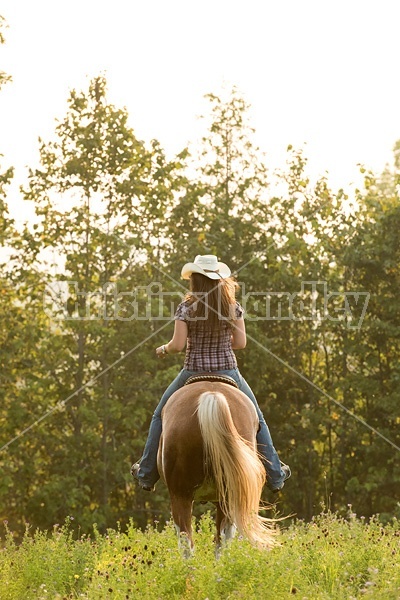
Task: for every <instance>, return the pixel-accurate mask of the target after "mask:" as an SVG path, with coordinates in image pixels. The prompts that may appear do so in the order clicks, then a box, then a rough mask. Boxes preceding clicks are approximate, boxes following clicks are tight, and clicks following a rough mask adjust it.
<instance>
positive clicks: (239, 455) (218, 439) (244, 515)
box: [158, 381, 276, 557]
mask: <svg viewBox="0 0 400 600" xmlns="http://www.w3.org/2000/svg"><path fill="white" fill-rule="evenodd" d="M162 420H163V433H162V438H161V441H160V446H159V451H158V470H159V473H160V475H161V477H162V478H163V479H164V481H165V483H166V484H167V487H168V491H169V495H170V498H171V509H172V518H173V520H174V523H175V527H176V530H177V533H178V539H179V546H180V548H181V549H182V551H183V554H184V556H186V557H188V556H190V554H191V553H192V551H193V537H192V524H191V521H192V505H193V502H194V501H200V502H205V501H210V502H214V503H215V504H216V507H217V518H216V526H217V535H216V538H215V541H216V544H217V549H219V548H220V546H221V541H228V540H229V539H230V538H231V537H233V535H234V533H235V529H236V528H237V529H238V531H239V533H240V534H241V535H242V536H244V537H246V538H247V539H248V540H249V541H250V542H251V543H253V544H255V545H258V546H261V547H264V548H265V547H267V548H269V547H272V545H273V543H274V536H275V533H276V531H275V528H274V521H273V520H271V519H266V518H264V517H261V516H260V515H259V510H260V498H261V492H262V489H263V486H264V484H265V468H264V466H263V465H262V463H261V461H260V459H259V457H258V454H257V450H256V434H257V430H258V426H259V423H258V417H257V413H256V410H255V408H254V406H253V404H252V403H251V401H250V400H249V398H248V397H247V396H246V395H245V394H243V393H242V392H241V391H240V390H238V389H236V388H234V387H232V386H231V385H229V384H227V383H219V382H218V383H216V382H210V381H201V382H197V383H190V385H187V386H185V387H183V388H181V389H179V390H178V391H176V392H175V393H174V394H173V395H172V396H171V398H170V399H169V400H168V402H167V404H166V405H165V407H164V410H163V415H162Z"/></svg>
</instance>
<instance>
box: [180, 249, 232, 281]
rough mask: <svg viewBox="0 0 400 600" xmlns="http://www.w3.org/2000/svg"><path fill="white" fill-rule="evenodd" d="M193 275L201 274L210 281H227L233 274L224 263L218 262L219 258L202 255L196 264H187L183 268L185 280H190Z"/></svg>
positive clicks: (198, 257) (211, 255) (195, 261)
mask: <svg viewBox="0 0 400 600" xmlns="http://www.w3.org/2000/svg"><path fill="white" fill-rule="evenodd" d="M192 273H200V274H201V275H205V276H206V277H209V279H225V278H226V277H229V276H230V274H231V270H230V268H229V267H228V265H226V264H225V263H223V262H218V258H217V257H216V256H214V255H213V254H205V255H203V256H201V255H200V254H199V255H197V256H196V258H195V259H194V262H192V263H186V265H184V266H183V267H182V272H181V276H182V278H183V279H189V278H190V276H191V274H192Z"/></svg>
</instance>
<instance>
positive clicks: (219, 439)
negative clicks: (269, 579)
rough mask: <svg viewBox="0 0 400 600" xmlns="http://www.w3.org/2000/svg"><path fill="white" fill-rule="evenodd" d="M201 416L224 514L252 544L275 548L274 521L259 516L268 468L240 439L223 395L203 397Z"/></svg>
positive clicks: (214, 393)
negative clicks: (266, 469) (273, 546)
mask: <svg viewBox="0 0 400 600" xmlns="http://www.w3.org/2000/svg"><path fill="white" fill-rule="evenodd" d="M197 414H198V420H199V424H200V430H201V434H202V437H203V443H204V454H205V461H206V465H207V468H208V469H209V471H210V472H211V474H212V476H213V478H214V480H215V484H216V488H217V492H218V496H219V502H220V504H221V508H222V510H223V512H224V513H225V515H226V516H227V517H228V518H229V520H230V521H231V522H232V523H234V524H235V525H236V527H237V528H238V530H239V533H240V534H241V535H243V536H245V537H246V538H247V539H248V540H249V541H250V542H252V543H253V544H257V545H261V546H263V547H271V546H272V545H273V543H274V536H275V528H274V525H273V523H274V521H273V520H272V519H266V518H265V517H261V516H260V515H259V510H260V508H261V507H260V498H261V492H262V488H263V486H264V483H265V468H264V466H263V464H262V462H261V460H260V459H259V458H258V455H257V452H256V451H255V450H254V449H253V448H251V447H250V446H249V445H248V444H247V443H246V441H245V440H244V439H243V438H242V437H241V436H240V435H239V433H238V431H237V429H236V427H235V425H234V423H233V420H232V416H231V412H230V409H229V404H228V401H227V400H226V398H225V396H224V395H223V394H221V393H220V392H204V393H203V394H201V395H200V397H199V400H198V409H197Z"/></svg>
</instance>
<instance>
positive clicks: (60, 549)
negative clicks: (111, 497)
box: [0, 513, 400, 600]
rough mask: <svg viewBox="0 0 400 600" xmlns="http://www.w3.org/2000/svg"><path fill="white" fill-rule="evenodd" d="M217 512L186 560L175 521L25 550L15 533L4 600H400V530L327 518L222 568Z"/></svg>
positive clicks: (245, 551) (67, 535)
mask: <svg viewBox="0 0 400 600" xmlns="http://www.w3.org/2000/svg"><path fill="white" fill-rule="evenodd" d="M213 535H214V524H213V521H212V519H211V518H210V516H209V514H205V515H204V516H203V517H202V518H201V520H200V521H199V523H198V527H197V530H196V532H195V544H196V550H195V554H194V555H193V557H192V558H190V559H189V560H183V559H182V557H181V555H180V553H179V550H178V547H177V539H176V534H175V530H174V528H173V526H172V524H171V523H169V524H168V525H167V526H166V527H165V528H163V529H162V530H161V531H160V532H158V531H157V530H156V529H155V528H153V527H149V528H147V529H146V531H140V530H138V529H136V528H135V527H134V526H133V525H132V523H130V524H129V525H128V527H127V529H126V530H125V532H122V531H121V530H113V529H110V530H108V531H107V534H105V535H103V536H101V535H99V534H96V536H95V538H94V539H93V540H91V539H89V538H87V537H85V536H82V537H79V538H78V539H74V538H73V537H72V535H71V530H70V527H69V524H68V522H67V524H66V525H65V526H63V527H61V528H59V527H56V528H55V529H54V531H53V532H51V533H50V534H49V535H45V534H44V533H40V532H36V533H32V534H31V533H30V532H29V531H27V532H26V533H25V536H24V538H23V540H22V543H21V544H20V545H19V546H17V545H16V544H15V542H14V541H13V539H12V535H11V533H9V532H8V534H7V536H6V538H5V540H4V548H3V550H2V552H1V554H0V564H1V569H0V595H1V597H2V598H4V600H14V599H15V600H19V599H20V598H22V597H24V598H27V599H29V600H34V599H39V598H46V597H50V596H51V597H52V598H63V597H64V598H65V597H68V598H75V597H80V598H90V599H96V598H98V599H99V600H100V599H102V598H105V597H107V598H115V599H118V600H119V599H120V598H139V597H140V598H148V599H152V598H176V599H178V598H186V599H187V600H189V599H200V598H243V599H246V600H248V599H253V598H254V599H256V598H270V597H274V598H277V599H278V600H279V599H281V598H282V599H283V598H290V597H292V596H293V594H297V595H299V597H301V598H313V599H314V598H315V599H318V600H323V599H328V598H329V599H330V600H336V599H337V600H347V599H349V598H353V599H357V598H365V597H367V598H374V599H376V598H377V599H382V600H384V599H385V600H386V599H389V600H390V599H393V600H395V599H396V598H398V597H399V592H400V576H399V570H398V558H399V551H400V549H399V537H400V531H399V527H398V522H397V521H395V522H394V523H393V524H392V525H387V526H383V525H382V524H381V523H380V522H379V521H378V520H377V519H371V520H370V521H369V522H366V521H365V519H363V518H361V519H359V518H356V517H355V516H354V515H351V514H349V515H348V517H347V518H346V519H344V518H340V517H339V516H338V515H335V514H332V513H326V514H322V515H319V516H317V517H315V518H314V519H313V520H312V521H311V522H310V523H305V522H303V521H296V522H295V523H293V524H292V525H290V526H289V527H288V528H287V529H284V530H283V531H282V535H281V539H280V543H281V545H280V546H279V547H276V548H274V549H273V550H271V551H261V550H258V549H257V548H253V547H251V546H250V545H249V544H248V543H247V542H245V541H243V540H240V539H235V540H233V542H232V543H231V544H230V545H229V546H228V547H227V548H225V549H224V550H223V552H222V554H221V557H220V558H219V559H218V560H217V559H216V558H215V556H214V548H213Z"/></svg>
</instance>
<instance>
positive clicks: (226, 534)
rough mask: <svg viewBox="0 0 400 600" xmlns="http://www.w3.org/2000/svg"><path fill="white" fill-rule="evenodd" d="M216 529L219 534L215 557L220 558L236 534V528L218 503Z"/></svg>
mask: <svg viewBox="0 0 400 600" xmlns="http://www.w3.org/2000/svg"><path fill="white" fill-rule="evenodd" d="M215 524H216V528H217V533H216V536H215V555H216V557H217V558H219V556H220V554H221V550H222V548H223V547H224V546H226V545H227V544H228V543H229V542H230V541H231V540H232V539H233V538H234V537H235V534H236V526H235V524H234V523H232V522H231V521H230V520H229V519H228V517H227V516H226V515H225V513H224V512H223V510H222V508H221V505H220V504H219V502H218V503H217V516H216V522H215Z"/></svg>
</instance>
